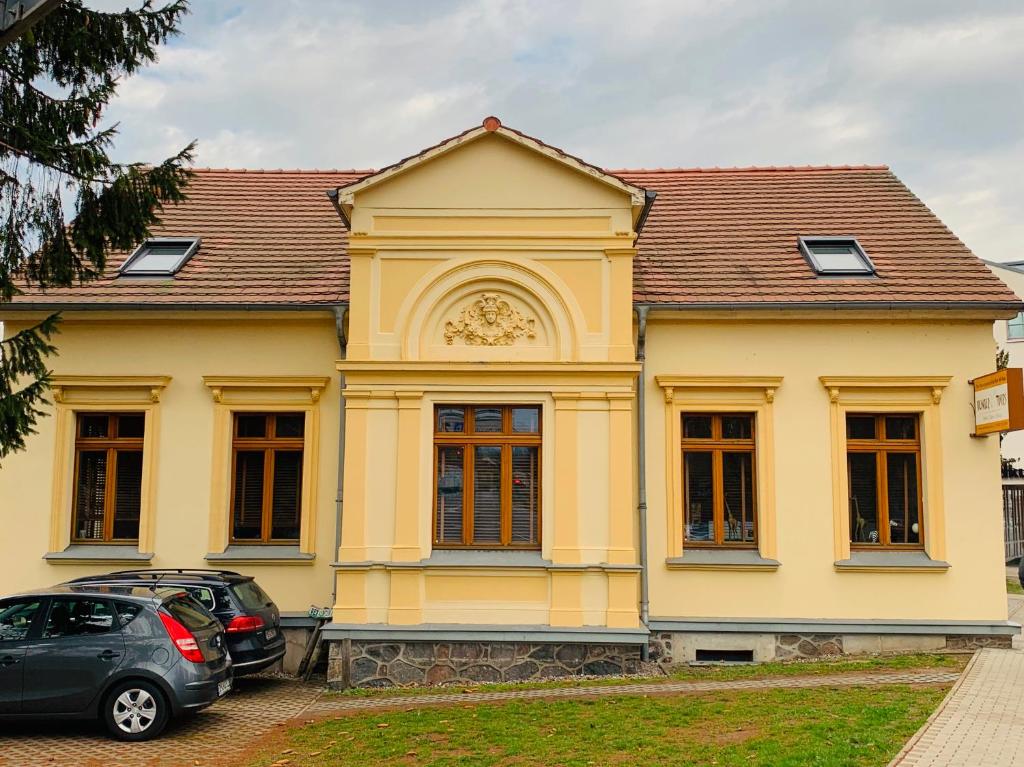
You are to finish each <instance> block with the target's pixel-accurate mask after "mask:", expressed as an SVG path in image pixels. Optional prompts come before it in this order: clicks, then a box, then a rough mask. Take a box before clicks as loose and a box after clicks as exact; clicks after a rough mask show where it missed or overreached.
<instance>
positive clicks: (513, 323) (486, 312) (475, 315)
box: [444, 293, 536, 346]
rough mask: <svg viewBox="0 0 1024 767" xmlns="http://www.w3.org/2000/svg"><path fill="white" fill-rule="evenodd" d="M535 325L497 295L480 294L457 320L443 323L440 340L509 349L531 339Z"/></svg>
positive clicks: (448, 342) (534, 322)
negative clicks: (521, 339)
mask: <svg viewBox="0 0 1024 767" xmlns="http://www.w3.org/2000/svg"><path fill="white" fill-rule="evenodd" d="M535 324H536V320H534V319H532V318H527V317H524V316H523V314H522V313H521V312H520V311H519V310H518V309H516V308H515V307H514V306H512V304H510V303H509V302H508V301H506V300H505V299H504V298H503V297H502V295H501V294H500V293H481V294H480V297H479V298H478V299H477V300H475V301H473V303H471V304H469V305H468V306H465V307H464V308H463V309H462V311H461V312H460V314H459V316H458V317H457V318H455V319H453V320H448V321H447V322H446V323H445V326H444V341H445V343H446V344H448V345H449V346H451V345H452V344H454V343H455V339H456V338H461V339H462V341H463V343H465V344H466V345H467V346H512V345H513V344H514V343H515V342H516V341H518V340H519V339H520V338H528V339H532V338H534V337H535V336H536V331H535V329H534V325H535Z"/></svg>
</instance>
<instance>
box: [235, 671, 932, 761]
mask: <svg viewBox="0 0 1024 767" xmlns="http://www.w3.org/2000/svg"><path fill="white" fill-rule="evenodd" d="M945 692H946V689H945V688H941V687H935V686H928V687H913V686H908V685H889V686H884V687H882V686H880V687H846V688H835V689H830V688H822V689H808V690H799V689H789V690H787V689H765V690H755V691H750V690H742V691H723V692H718V693H714V694H704V695H679V696H652V697H614V698H602V699H596V700H589V701H582V700H581V701H529V702H527V701H510V702H507V703H501V704H485V705H482V704H476V705H456V706H450V707H443V708H441V707H435V708H425V709H417V710H405V711H394V712H388V713H371V714H358V715H349V716H339V717H336V718H334V719H329V720H326V721H322V722H319V723H315V724H311V725H307V726H304V727H299V728H296V729H294V730H291V731H289V732H288V733H286V734H284V735H283V736H281V737H280V738H279V739H278V740H277V741H275V742H274V743H273V745H272V746H271V747H269V750H267V751H266V752H264V755H263V756H262V758H259V759H257V760H256V761H255V762H254V763H253V764H254V765H260V766H261V767H267V766H268V765H274V764H288V765H289V767H312V765H318V767H319V766H321V765H322V766H324V767H328V766H330V765H339V766H340V765H346V766H347V765H355V764H369V765H373V767H389V765H403V766H411V765H423V766H424V767H455V766H456V765H458V767H502V766H505V765H507V766H509V767H512V766H513V765H514V766H515V767H551V766H553V765H560V766H562V767H587V766H588V765H667V764H671V765H674V766H676V767H682V766H684V765H721V766H722V767H728V766H729V765H771V767H787V766H789V765H793V766H794V767H795V766H797V765H800V766H802V765H817V766H819V767H826V766H828V765H836V766H837V767H838V766H839V765H843V766H844V767H846V766H850V767H859V766H863V767H867V766H869V765H870V766H872V767H874V766H877V767H882V766H884V765H885V764H886V763H887V762H888V761H889V760H890V759H891V758H892V757H893V756H894V755H895V754H896V752H897V751H899V749H900V748H901V747H902V745H903V744H904V743H905V742H906V741H907V739H908V738H909V737H910V736H911V735H912V734H913V733H914V732H915V731H916V730H917V729H918V727H920V726H921V724H922V723H923V722H924V721H925V719H927V717H928V716H929V714H930V713H931V712H932V711H933V710H934V709H935V707H936V706H937V705H938V703H939V701H940V700H942V697H943V695H944V694H945Z"/></svg>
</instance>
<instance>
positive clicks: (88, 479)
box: [71, 413, 146, 543]
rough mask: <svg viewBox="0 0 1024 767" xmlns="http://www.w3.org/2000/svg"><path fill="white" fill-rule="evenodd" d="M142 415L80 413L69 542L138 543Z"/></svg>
mask: <svg viewBox="0 0 1024 767" xmlns="http://www.w3.org/2000/svg"><path fill="white" fill-rule="evenodd" d="M145 431H146V416H145V414H143V413H78V416H77V423H76V432H75V495H74V512H73V515H72V517H73V519H72V523H71V537H72V539H73V540H74V541H75V542H76V543H120V542H136V541H138V539H139V516H140V511H141V508H142V442H143V437H144V436H145Z"/></svg>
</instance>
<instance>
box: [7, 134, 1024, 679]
mask: <svg viewBox="0 0 1024 767" xmlns="http://www.w3.org/2000/svg"><path fill="white" fill-rule="evenodd" d="M156 234H157V235H158V238H156V239H154V240H153V241H151V242H150V243H148V244H147V245H145V246H143V247H142V248H141V249H140V250H139V251H138V253H137V254H135V255H134V256H132V257H130V258H127V259H126V256H127V255H128V254H112V256H111V259H110V264H109V267H108V269H107V271H106V273H105V274H104V276H103V278H102V279H100V280H98V281H96V282H93V283H89V284H87V285H83V286H81V287H79V288H75V289H70V290H54V291H50V292H48V293H40V292H37V291H31V292H29V293H27V294H26V295H25V296H23V297H21V298H19V299H17V300H16V301H15V302H14V303H13V304H12V305H9V306H5V307H4V316H3V319H4V320H5V321H6V322H7V323H8V329H9V330H17V329H18V328H21V327H24V326H25V325H26V324H28V323H31V322H35V321H36V320H37V319H39V318H41V317H42V316H44V314H45V313H46V312H48V311H51V310H54V309H61V310H62V311H63V312H64V323H63V331H62V333H61V335H60V337H59V338H58V339H57V343H58V344H59V347H60V356H59V357H58V358H56V359H55V360H54V367H55V371H54V384H55V393H54V394H55V396H54V399H55V404H54V407H53V409H52V412H51V413H50V415H49V417H47V418H45V419H43V420H42V421H41V422H40V424H39V434H38V435H37V436H34V437H33V438H32V439H31V440H30V445H29V448H28V450H27V451H25V452H24V453H21V454H18V455H15V456H13V457H11V458H9V459H7V461H6V462H5V464H4V466H3V469H2V471H0V507H2V508H3V519H4V522H5V524H6V530H7V534H6V535H4V536H3V537H2V539H0V557H2V559H3V561H4V562H5V563H6V571H5V572H6V578H5V581H4V587H5V589H6V590H17V589H21V588H29V587H36V586H38V585H40V584H45V583H49V582H53V581H57V580H63V579H65V578H68V577H71V576H77V575H82V574H86V573H90V572H96V571H98V570H102V569H108V568H111V567H123V566H138V565H152V566H153V567H202V566H207V567H226V568H232V569H241V570H245V571H246V572H250V573H253V574H255V575H256V576H257V578H258V579H259V581H260V583H262V584H263V585H264V586H265V587H266V588H267V590H268V591H269V592H270V593H271V594H272V595H273V597H274V598H275V600H276V601H277V602H278V604H279V605H280V606H281V607H282V608H283V609H284V610H285V611H286V612H290V613H291V614H292V616H293V625H296V626H299V625H301V623H302V621H301V618H300V617H299V616H300V615H301V614H302V613H304V612H305V611H306V609H307V607H308V606H309V605H311V604H312V605H331V604H333V620H332V622H331V623H330V624H329V625H328V626H327V627H326V629H325V631H326V637H327V638H328V640H330V642H331V663H330V678H331V681H332V682H334V683H338V684H344V683H353V684H386V683H389V682H398V683H406V682H423V681H427V682H438V681H445V680H450V679H498V678H503V679H514V678H525V677H530V676H543V675H551V674H555V673H562V672H565V671H570V672H579V671H585V672H588V673H604V672H611V671H619V670H623V669H627V670H628V669H631V668H633V667H635V665H636V663H637V661H638V659H639V658H640V656H641V654H642V653H645V652H647V651H648V650H650V651H651V653H652V657H653V658H655V659H657V660H659V661H661V662H664V663H673V662H685V661H688V660H693V659H701V658H719V657H728V658H736V659H744V658H753V659H758V660H762V659H769V658H775V657H792V656H796V655H814V654H821V653H833V652H864V651H872V650H887V649H894V648H904V647H911V648H942V647H973V646H977V645H981V644H987V643H997V644H1002V645H1008V643H1009V639H1010V635H1011V634H1013V633H1016V632H1017V630H1018V627H1016V626H1015V625H1013V624H1009V623H1008V622H1007V612H1006V599H1005V588H1004V572H1003V562H1002V558H1001V549H1002V531H1001V526H1000V519H1001V514H1000V508H1001V504H1000V480H999V450H998V440H997V439H995V438H992V439H975V438H973V437H972V436H971V434H972V432H973V427H974V425H973V416H972V410H971V402H972V392H971V386H970V384H969V381H970V379H972V378H973V377H974V376H977V375H979V374H982V373H987V372H990V371H991V370H992V369H993V367H994V355H995V348H994V344H993V343H992V340H991V339H992V336H991V334H992V323H993V321H999V322H1002V321H1005V320H1008V319H1010V318H1012V317H1014V316H1015V315H1016V313H1017V312H1018V311H1019V310H1020V309H1021V308H1022V306H1021V303H1020V301H1019V299H1018V298H1017V297H1016V296H1014V295H1013V294H1012V293H1011V292H1010V291H1009V290H1008V289H1007V288H1006V287H1005V286H1004V285H1003V284H1002V283H1001V282H1000V281H999V280H997V279H995V278H994V277H993V275H992V274H991V272H990V271H989V270H988V269H987V268H986V267H985V266H984V265H983V264H982V263H981V262H980V261H979V260H978V259H977V258H975V257H974V256H973V255H972V254H971V253H970V252H969V251H968V250H967V249H966V248H965V247H964V246H963V245H962V244H961V243H960V242H959V241H958V240H957V239H956V237H955V236H954V235H952V234H951V233H950V232H949V231H948V230H947V229H946V228H945V227H944V226H943V225H942V223H941V222H940V221H939V220H938V219H936V218H935V216H934V215H932V213H931V212H930V211H929V210H928V209H927V208H926V207H925V206H924V205H923V204H922V203H921V202H920V201H919V200H918V199H917V198H915V197H914V196H913V194H911V193H910V191H908V190H907V188H906V187H905V186H903V184H901V183H900V182H899V180H898V179H896V178H895V177H894V176H893V174H892V173H891V172H890V171H889V170H888V169H887V168H884V167H840V168H744V169H711V170H635V171H606V170H603V169H600V168H596V167H594V166H591V165H588V164H586V163H584V162H583V161H581V160H578V159H577V158H575V157H572V156H570V155H567V154H565V153H564V152H562V151H561V150H558V149H555V148H553V147H550V146H547V145H545V144H543V143H541V142H540V141H537V140H536V139H533V138H530V137H528V136H525V135H523V134H521V133H519V132H517V131H514V130H511V129H509V128H505V127H502V126H501V125H500V123H499V122H498V121H497V120H496V119H494V118H488V119H487V120H485V121H484V124H483V126H482V127H477V128H473V129H471V130H469V131H466V132H465V133H462V134H461V135H459V136H456V137H454V138H452V139H449V140H447V141H444V142H442V143H441V144H438V145H436V146H434V147H432V148H430V149H427V150H425V151H424V152H422V153H420V154H418V155H416V156H414V157H410V158H407V159H405V160H403V161H401V162H399V163H397V164H395V165H392V166H390V167H388V168H385V169H383V170H380V171H377V172H369V171H325V172H301V171H267V172H260V171H231V170H203V171H198V172H197V173H196V175H195V178H194V180H193V182H192V186H191V191H190V199H189V200H188V201H187V202H186V203H184V204H182V205H180V206H178V207H176V208H169V209H168V210H167V211H166V212H165V214H164V221H163V224H162V225H161V227H160V229H159V231H158V232H157V233H156ZM638 382H639V383H638ZM339 465H342V466H343V471H339Z"/></svg>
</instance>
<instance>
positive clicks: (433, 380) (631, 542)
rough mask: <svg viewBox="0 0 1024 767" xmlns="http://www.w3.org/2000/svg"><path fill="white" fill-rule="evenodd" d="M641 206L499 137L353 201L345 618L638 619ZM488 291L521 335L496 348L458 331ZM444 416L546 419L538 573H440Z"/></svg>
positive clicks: (496, 558)
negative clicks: (498, 409) (477, 407)
mask: <svg viewBox="0 0 1024 767" xmlns="http://www.w3.org/2000/svg"><path fill="white" fill-rule="evenodd" d="M343 196H344V195H343ZM345 199H346V200H348V199H349V198H348V197H345ZM634 201H635V190H633V191H630V190H628V189H625V188H623V185H622V184H621V182H619V181H617V180H616V181H614V182H609V181H607V180H599V179H597V178H595V175H594V174H589V173H583V172H581V171H580V170H579V169H576V168H572V167H568V166H567V165H566V164H565V163H563V162H559V161H558V160H556V159H553V158H552V157H551V156H546V155H545V154H544V153H542V152H538V151H535V150H532V149H529V148H526V147H524V146H520V145H519V144H517V143H516V142H515V141H513V140H509V139H507V138H506V137H502V136H498V135H485V136H482V137H479V138H478V139H477V140H474V141H473V142H471V143H467V144H465V145H463V146H460V147H458V148H456V149H453V150H452V151H450V152H448V153H446V154H444V155H443V156H439V157H437V158H435V159H431V160H429V161H427V162H423V163H420V164H418V165H416V167H414V168H412V169H411V170H408V171H407V172H402V173H400V174H398V175H394V176H391V177H388V178H385V179H383V180H382V181H380V182H379V183H376V184H372V185H370V186H367V187H365V188H357V190H356V191H355V192H354V193H353V195H352V196H351V200H350V202H348V203H346V204H351V206H352V207H351V220H352V237H351V241H350V249H349V254H350V257H351V259H352V271H351V294H352V295H353V296H359V297H365V300H361V301H353V303H352V306H351V309H350V322H349V328H350V334H349V346H348V354H347V358H346V359H345V360H343V361H341V362H339V364H338V369H339V370H340V371H342V373H343V374H344V376H345V382H346V388H345V391H344V396H345V398H346V408H347V423H348V430H347V433H346V434H347V445H348V447H347V452H346V466H345V486H346V506H345V518H344V524H343V530H342V540H341V547H340V550H339V556H338V559H339V561H341V562H344V563H346V566H345V567H343V568H341V569H339V571H338V576H337V577H338V593H339V595H340V596H339V600H338V602H337V604H336V605H335V610H334V619H335V621H337V622H339V623H392V624H402V625H410V624H413V625H415V624H420V623H444V624H449V623H476V624H505V625H538V624H540V625H548V624H550V625H556V626H616V627H636V626H637V625H638V613H637V611H636V604H637V595H638V584H639V576H638V565H637V553H636V538H635V535H634V531H633V523H632V520H633V518H634V516H635V514H634V511H633V502H632V487H633V485H632V483H631V482H630V481H629V479H628V472H629V469H628V467H629V465H630V461H631V458H630V455H631V449H630V445H631V444H632V441H633V431H634V429H633V423H632V421H631V420H630V415H631V411H630V409H629V408H630V402H631V401H632V399H633V396H634V381H635V375H636V371H637V370H638V367H639V366H638V365H637V363H636V362H635V359H634V356H635V352H634V348H633V343H632V316H631V301H632V296H631V291H632V259H633V257H634V255H635V250H634V248H633V240H634V238H633V232H632V229H633V223H634V216H635V211H634V210H633V204H634ZM484 294H492V295H498V296H499V297H500V298H501V300H503V301H507V302H508V304H509V305H510V306H511V307H512V309H513V310H514V311H515V312H518V313H519V315H520V316H521V317H522V318H524V321H525V322H528V323H529V332H528V333H521V334H519V335H518V336H517V337H515V338H514V339H511V340H509V341H508V342H507V343H499V344H473V343H467V342H466V341H465V339H464V338H462V337H461V336H458V334H456V335H455V336H452V334H451V328H452V325H453V324H454V323H457V322H459V321H460V318H464V317H465V311H466V310H467V308H469V307H472V306H473V305H474V302H475V301H477V300H479V299H480V298H481V296H482V295H484ZM482 363H485V364H482ZM441 403H461V404H480V403H504V404H537V405H540V406H541V408H542V413H543V416H542V419H543V427H542V431H543V435H544V437H543V440H544V441H543V448H542V451H541V456H542V458H541V462H542V466H541V475H542V487H543V490H542V497H541V548H540V551H539V552H536V557H535V559H534V560H532V563H531V562H527V563H526V565H525V566H524V564H523V562H522V561H520V562H519V564H518V565H516V566H514V567H513V566H511V565H509V564H508V562H507V561H505V560H503V559H502V553H501V552H492V556H491V561H488V562H486V563H485V564H481V565H480V566H475V567H474V566H467V565H466V563H464V562H463V563H462V564H460V565H458V566H446V565H445V563H444V562H440V561H434V559H433V554H434V553H435V552H434V551H433V548H432V540H433V528H432V525H433V481H434V477H433V473H434V451H433V413H434V408H435V406H436V405H437V404H441ZM595 467H596V470H595ZM611 467H618V468H620V469H621V467H626V468H625V472H626V475H625V476H624V475H623V474H622V472H621V471H610V470H609V469H610V468H611ZM448 553H451V552H448Z"/></svg>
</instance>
